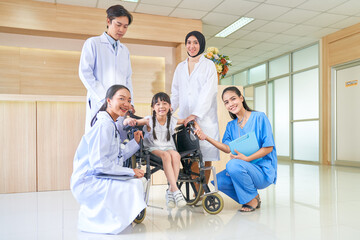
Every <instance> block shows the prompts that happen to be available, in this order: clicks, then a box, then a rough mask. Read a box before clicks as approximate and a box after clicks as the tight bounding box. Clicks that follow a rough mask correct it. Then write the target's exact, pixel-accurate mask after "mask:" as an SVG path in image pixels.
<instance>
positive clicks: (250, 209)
mask: <svg viewBox="0 0 360 240" xmlns="http://www.w3.org/2000/svg"><path fill="white" fill-rule="evenodd" d="M255 199H256V200H257V202H258V204H257V205H256V207H253V206H250V205H248V204H243V205H242V207H241V209H240V210H239V211H240V212H253V211H255V210H256V209H258V208H260V207H261V200H260V197H259V196H256V197H255ZM243 208H245V209H248V210H243Z"/></svg>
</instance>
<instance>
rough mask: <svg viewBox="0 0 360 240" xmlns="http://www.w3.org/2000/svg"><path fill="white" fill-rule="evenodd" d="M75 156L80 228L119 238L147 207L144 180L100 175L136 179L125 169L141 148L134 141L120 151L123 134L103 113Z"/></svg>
mask: <svg viewBox="0 0 360 240" xmlns="http://www.w3.org/2000/svg"><path fill="white" fill-rule="evenodd" d="M97 118H98V120H97V122H96V123H95V125H94V126H93V127H92V128H91V129H90V131H89V132H88V133H86V134H85V135H84V136H83V138H82V139H81V142H80V144H79V147H78V149H77V151H76V153H75V157H74V165H73V174H72V176H71V191H72V193H73V195H74V197H75V199H76V200H77V201H78V202H79V203H80V211H79V221H78V228H79V229H80V230H82V231H85V232H94V233H110V234H118V233H120V232H121V231H122V230H124V229H125V228H126V227H127V226H129V224H131V223H132V222H133V220H134V219H135V217H136V216H137V215H138V214H139V213H140V212H141V211H142V210H143V209H144V208H145V207H146V204H145V201H144V188H143V183H142V181H141V180H140V179H131V180H126V181H120V180H113V179H109V178H101V179H100V178H97V177H95V175H96V174H98V173H105V174H112V175H129V176H134V171H133V170H132V169H129V168H126V167H123V161H124V159H127V158H129V157H130V156H132V155H133V154H134V153H135V152H136V151H137V150H138V149H139V145H138V144H137V143H136V141H135V140H134V139H133V140H131V141H129V142H128V143H127V144H126V145H125V148H124V149H121V148H120V143H121V139H120V134H119V133H118V132H117V131H116V128H115V125H114V121H113V120H112V118H111V117H110V115H109V114H108V113H107V112H105V111H101V112H99V113H98V115H97Z"/></svg>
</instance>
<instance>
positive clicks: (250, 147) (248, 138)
mask: <svg viewBox="0 0 360 240" xmlns="http://www.w3.org/2000/svg"><path fill="white" fill-rule="evenodd" d="M229 146H230V151H231V153H232V154H234V155H237V153H236V152H235V149H236V150H237V151H238V152H240V153H242V154H244V155H245V156H247V157H248V156H250V155H252V154H253V153H256V152H257V151H258V150H259V149H260V148H259V144H258V141H257V139H256V135H255V132H249V133H247V134H245V135H243V136H241V137H239V138H237V139H235V140H234V141H231V142H230V143H229Z"/></svg>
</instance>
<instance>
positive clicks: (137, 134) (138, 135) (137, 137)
mask: <svg viewBox="0 0 360 240" xmlns="http://www.w3.org/2000/svg"><path fill="white" fill-rule="evenodd" d="M143 138H144V137H143V133H142V131H139V130H138V131H136V132H134V139H135V141H136V142H137V143H139V142H140V139H143Z"/></svg>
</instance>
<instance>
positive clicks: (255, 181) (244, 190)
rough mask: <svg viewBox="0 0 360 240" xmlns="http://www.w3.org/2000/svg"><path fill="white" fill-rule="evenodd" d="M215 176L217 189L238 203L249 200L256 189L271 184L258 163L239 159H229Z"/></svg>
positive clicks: (255, 194)
mask: <svg viewBox="0 0 360 240" xmlns="http://www.w3.org/2000/svg"><path fill="white" fill-rule="evenodd" d="M216 178H217V182H218V188H219V190H220V191H222V192H223V193H225V194H226V195H228V196H229V197H231V198H232V199H234V200H235V201H236V202H238V203H240V204H245V203H248V202H250V201H251V200H252V199H254V198H255V197H256V196H257V195H258V191H257V190H258V189H263V188H266V187H267V186H269V185H270V184H271V183H269V182H268V181H266V176H265V174H264V172H263V170H262V169H261V168H260V167H259V166H258V165H255V164H252V163H249V162H246V161H243V160H239V159H231V160H230V161H229V162H228V163H227V164H226V169H225V170H223V171H222V172H219V173H218V174H216Z"/></svg>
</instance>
